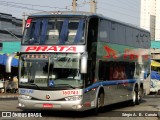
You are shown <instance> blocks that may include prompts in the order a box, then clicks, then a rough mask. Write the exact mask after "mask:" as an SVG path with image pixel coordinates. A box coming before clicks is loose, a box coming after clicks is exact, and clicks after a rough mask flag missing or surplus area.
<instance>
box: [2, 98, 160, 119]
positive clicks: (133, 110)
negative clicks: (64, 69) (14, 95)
mask: <svg viewBox="0 0 160 120" xmlns="http://www.w3.org/2000/svg"><path fill="white" fill-rule="evenodd" d="M6 111H7V112H9V113H10V112H11V114H12V116H14V117H12V118H10V117H0V120H80V119H83V120H135V119H136V120H158V119H159V118H158V117H151V116H154V115H160V112H158V111H160V96H156V97H155V96H146V97H145V98H144V99H143V100H142V102H141V104H140V105H136V106H130V105H129V103H128V102H124V103H119V104H114V105H109V106H105V107H104V108H103V109H101V111H100V113H99V114H98V116H94V115H93V114H92V111H85V112H71V111H22V110H20V109H19V108H18V107H17V100H16V99H0V114H1V115H0V116H2V112H4V113H3V116H5V115H6V113H5V112H6ZM33 113H36V114H33ZM18 114H19V115H20V116H21V117H17V116H18ZM35 116H37V117H35Z"/></svg>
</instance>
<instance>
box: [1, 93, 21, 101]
mask: <svg viewBox="0 0 160 120" xmlns="http://www.w3.org/2000/svg"><path fill="white" fill-rule="evenodd" d="M18 96H19V95H5V94H4V95H0V100H1V99H17V98H18Z"/></svg>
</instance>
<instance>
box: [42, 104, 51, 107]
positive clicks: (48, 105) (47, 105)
mask: <svg viewBox="0 0 160 120" xmlns="http://www.w3.org/2000/svg"><path fill="white" fill-rule="evenodd" d="M43 107H44V108H52V107H53V104H43Z"/></svg>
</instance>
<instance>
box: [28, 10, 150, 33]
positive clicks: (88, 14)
mask: <svg viewBox="0 0 160 120" xmlns="http://www.w3.org/2000/svg"><path fill="white" fill-rule="evenodd" d="M55 15H57V16H71V17H73V16H86V17H92V16H97V17H99V18H102V19H106V20H110V21H113V22H117V23H120V24H123V25H126V26H129V27H133V28H137V29H140V30H142V31H146V32H149V31H148V30H146V29H143V28H140V27H137V26H136V25H133V24H130V23H125V22H121V21H118V20H115V19H113V18H109V17H106V16H103V15H102V14H97V13H91V12H84V11H44V12H38V13H33V14H31V15H29V16H31V17H42V16H55Z"/></svg>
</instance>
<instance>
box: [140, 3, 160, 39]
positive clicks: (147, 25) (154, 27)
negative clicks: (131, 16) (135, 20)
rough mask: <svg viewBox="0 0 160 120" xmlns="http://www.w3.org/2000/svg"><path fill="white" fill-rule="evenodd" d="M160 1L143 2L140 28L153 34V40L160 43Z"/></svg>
mask: <svg viewBox="0 0 160 120" xmlns="http://www.w3.org/2000/svg"><path fill="white" fill-rule="evenodd" d="M159 6H160V0H141V14H140V27H142V28H144V29H146V30H149V31H150V32H151V40H156V41H160V28H159V26H160V7H159Z"/></svg>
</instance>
